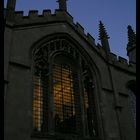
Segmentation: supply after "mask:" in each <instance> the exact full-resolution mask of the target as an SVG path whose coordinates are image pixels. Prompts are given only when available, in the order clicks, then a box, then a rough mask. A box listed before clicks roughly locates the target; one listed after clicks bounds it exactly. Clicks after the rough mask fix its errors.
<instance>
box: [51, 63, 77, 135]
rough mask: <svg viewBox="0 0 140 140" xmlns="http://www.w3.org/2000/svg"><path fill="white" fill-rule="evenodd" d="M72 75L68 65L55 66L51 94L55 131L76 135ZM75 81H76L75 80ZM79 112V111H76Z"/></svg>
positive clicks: (74, 96)
mask: <svg viewBox="0 0 140 140" xmlns="http://www.w3.org/2000/svg"><path fill="white" fill-rule="evenodd" d="M74 79H75V78H74V74H73V72H72V69H71V67H70V66H68V65H62V64H55V65H54V68H53V82H54V86H53V92H54V109H55V111H54V114H55V130H56V131H57V132H62V133H76V125H77V124H78V123H77V122H76V117H77V116H78V115H77V116H76V100H77V99H76V98H77V96H76V95H75V94H76V93H75V89H74ZM75 80H76V79H75ZM78 110H79V109H78Z"/></svg>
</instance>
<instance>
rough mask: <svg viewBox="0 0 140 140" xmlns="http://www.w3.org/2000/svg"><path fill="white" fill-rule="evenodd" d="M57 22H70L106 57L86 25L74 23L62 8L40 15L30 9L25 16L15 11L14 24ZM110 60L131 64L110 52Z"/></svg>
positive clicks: (46, 11)
mask: <svg viewBox="0 0 140 140" xmlns="http://www.w3.org/2000/svg"><path fill="white" fill-rule="evenodd" d="M53 22H54V23H56V22H66V23H68V24H69V25H70V26H71V27H72V28H73V29H75V30H76V31H77V32H78V33H79V34H80V35H81V36H82V37H83V38H84V39H85V40H86V41H87V42H88V43H89V44H90V45H91V47H92V48H94V49H95V50H96V51H97V52H98V53H100V55H101V56H102V57H103V58H104V59H106V54H105V52H104V50H103V48H102V46H101V45H100V46H99V44H97V45H96V44H95V39H94V38H93V37H92V36H91V35H90V34H89V33H87V34H86V33H85V30H84V27H82V25H81V24H80V23H78V22H77V23H74V21H73V17H72V16H71V15H70V14H69V13H68V12H66V11H62V10H60V9H56V10H55V12H54V13H52V11H51V10H50V9H45V10H43V12H42V14H41V15H39V13H38V10H30V11H29V13H28V15H27V16H24V12H23V11H16V12H15V13H14V20H13V24H14V25H15V26H22V25H27V24H28V25H30V24H31V25H36V24H37V25H38V24H49V23H53ZM109 62H110V63H111V64H113V65H117V66H120V67H124V68H125V69H127V68H128V66H129V64H128V61H127V60H126V59H125V58H123V57H120V56H118V57H117V55H115V54H113V53H110V54H109Z"/></svg>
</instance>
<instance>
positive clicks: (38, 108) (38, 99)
mask: <svg viewBox="0 0 140 140" xmlns="http://www.w3.org/2000/svg"><path fill="white" fill-rule="evenodd" d="M35 70H36V72H35V74H34V76H33V81H34V93H33V95H34V96H33V128H34V131H37V132H43V131H47V125H46V124H47V119H48V112H47V111H48V105H47V92H46V91H47V82H46V76H45V74H44V73H43V70H39V69H35Z"/></svg>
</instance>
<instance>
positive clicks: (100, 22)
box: [99, 21, 109, 40]
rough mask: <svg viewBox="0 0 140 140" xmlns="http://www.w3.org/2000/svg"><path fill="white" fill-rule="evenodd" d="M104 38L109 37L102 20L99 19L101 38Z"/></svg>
mask: <svg viewBox="0 0 140 140" xmlns="http://www.w3.org/2000/svg"><path fill="white" fill-rule="evenodd" d="M103 38H106V39H109V37H108V35H107V32H106V30H105V27H104V25H103V23H102V21H99V40H101V39H103Z"/></svg>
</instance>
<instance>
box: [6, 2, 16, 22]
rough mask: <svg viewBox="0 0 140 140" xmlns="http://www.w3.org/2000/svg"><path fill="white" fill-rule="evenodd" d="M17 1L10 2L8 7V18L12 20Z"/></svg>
mask: <svg viewBox="0 0 140 140" xmlns="http://www.w3.org/2000/svg"><path fill="white" fill-rule="evenodd" d="M15 7H16V0H8V1H7V6H6V18H8V19H12V17H13V14H14V12H15Z"/></svg>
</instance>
